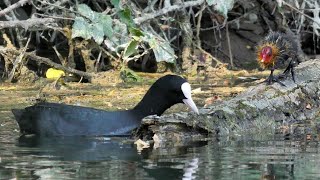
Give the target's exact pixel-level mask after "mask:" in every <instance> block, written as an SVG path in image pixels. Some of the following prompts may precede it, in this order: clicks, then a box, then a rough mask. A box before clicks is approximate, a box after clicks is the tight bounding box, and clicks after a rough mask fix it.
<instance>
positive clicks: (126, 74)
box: [120, 68, 142, 82]
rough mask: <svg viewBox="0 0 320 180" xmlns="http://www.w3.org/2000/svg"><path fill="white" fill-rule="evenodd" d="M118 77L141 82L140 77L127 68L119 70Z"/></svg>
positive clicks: (126, 80)
mask: <svg viewBox="0 0 320 180" xmlns="http://www.w3.org/2000/svg"><path fill="white" fill-rule="evenodd" d="M120 77H121V79H122V80H123V81H124V82H142V78H141V77H140V76H139V75H138V74H137V73H135V72H134V71H132V70H131V69H128V68H122V69H121V71H120Z"/></svg>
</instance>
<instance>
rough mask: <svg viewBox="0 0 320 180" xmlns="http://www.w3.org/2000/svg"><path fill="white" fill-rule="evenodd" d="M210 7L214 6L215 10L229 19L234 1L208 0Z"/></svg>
mask: <svg viewBox="0 0 320 180" xmlns="http://www.w3.org/2000/svg"><path fill="white" fill-rule="evenodd" d="M206 1H207V3H208V5H209V6H212V5H213V6H214V9H215V10H216V11H218V12H219V13H221V14H222V15H223V16H224V17H227V14H228V10H230V9H232V7H233V4H234V0H206Z"/></svg>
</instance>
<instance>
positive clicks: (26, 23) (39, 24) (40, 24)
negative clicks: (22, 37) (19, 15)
mask: <svg viewBox="0 0 320 180" xmlns="http://www.w3.org/2000/svg"><path fill="white" fill-rule="evenodd" d="M48 26H53V27H58V26H57V24H56V20H55V19H53V18H31V19H27V20H15V21H0V29H4V28H16V27H22V28H24V29H36V30H39V29H40V30H41V29H48Z"/></svg>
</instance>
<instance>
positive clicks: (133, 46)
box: [123, 39, 139, 60]
mask: <svg viewBox="0 0 320 180" xmlns="http://www.w3.org/2000/svg"><path fill="white" fill-rule="evenodd" d="M138 45H139V41H137V40H135V39H132V40H131V41H130V42H129V44H128V46H127V47H126V49H125V50H124V55H123V59H124V60H127V59H128V58H129V57H130V56H131V55H133V54H136V53H137V52H138Z"/></svg>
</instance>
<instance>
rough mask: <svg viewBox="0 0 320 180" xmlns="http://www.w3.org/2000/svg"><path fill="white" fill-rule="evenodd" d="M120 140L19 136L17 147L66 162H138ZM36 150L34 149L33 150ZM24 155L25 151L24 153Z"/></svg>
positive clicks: (126, 144) (135, 156) (129, 144)
mask: <svg viewBox="0 0 320 180" xmlns="http://www.w3.org/2000/svg"><path fill="white" fill-rule="evenodd" d="M122 140H125V139H124V138H121V140H103V138H101V140H100V139H96V138H88V137H81V136H77V137H50V138H49V137H39V136H31V137H27V136H21V137H20V138H19V139H18V143H17V146H19V147H28V148H32V149H33V150H32V151H30V152H29V153H30V155H39V156H40V155H47V156H48V155H50V156H53V158H57V159H59V160H66V161H102V160H108V159H110V158H112V157H116V158H117V159H122V160H130V161H133V160H135V161H136V160H139V159H140V158H141V157H140V155H139V154H138V153H137V150H136V148H135V147H134V145H133V144H132V143H122ZM34 148H36V149H34ZM24 154H25V151H24Z"/></svg>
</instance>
